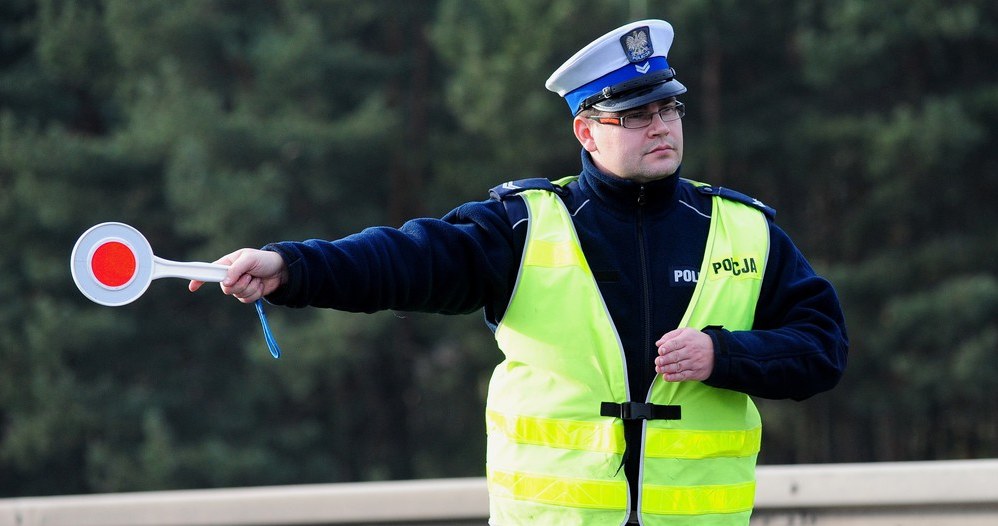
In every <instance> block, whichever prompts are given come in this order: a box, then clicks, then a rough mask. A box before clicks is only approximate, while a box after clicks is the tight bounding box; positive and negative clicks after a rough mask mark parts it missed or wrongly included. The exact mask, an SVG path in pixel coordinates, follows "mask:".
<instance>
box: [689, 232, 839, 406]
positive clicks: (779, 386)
mask: <svg viewBox="0 0 998 526" xmlns="http://www.w3.org/2000/svg"><path fill="white" fill-rule="evenodd" d="M770 240H771V242H770V257H769V262H768V264H767V268H766V275H765V276H764V279H763V284H762V290H761V292H760V297H759V302H758V304H757V306H756V313H755V323H754V324H753V328H752V330H749V331H727V330H724V329H708V330H707V333H708V334H709V335H710V336H711V338H712V339H713V340H714V353H715V361H714V371H713V373H712V374H711V376H710V378H708V379H707V380H706V382H705V383H706V384H707V385H711V386H713V387H721V388H725V389H731V390H735V391H740V392H743V393H746V394H749V395H752V396H758V397H762V398H773V399H780V398H791V399H794V400H803V399H805V398H808V397H811V396H813V395H815V394H817V393H820V392H822V391H826V390H828V389H831V388H832V387H834V386H835V385H836V384H837V383H838V381H839V379H840V378H841V377H842V373H843V371H844V369H845V365H846V355H847V350H848V337H847V335H846V327H845V319H844V316H843V314H842V308H841V306H840V304H839V300H838V297H837V295H836V293H835V290H834V289H833V288H832V285H831V284H830V283H829V282H828V281H827V280H825V279H823V278H821V277H820V276H818V275H816V274H815V272H814V270H813V269H812V268H811V265H810V264H809V263H808V262H807V260H806V259H805V258H804V256H803V254H801V253H800V251H799V250H798V249H797V247H795V246H794V244H793V242H792V241H791V240H790V238H789V237H788V236H787V234H786V233H785V232H783V230H781V229H780V228H779V227H777V226H776V225H774V224H772V223H770Z"/></svg>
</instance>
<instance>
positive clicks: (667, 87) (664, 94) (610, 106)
mask: <svg viewBox="0 0 998 526" xmlns="http://www.w3.org/2000/svg"><path fill="white" fill-rule="evenodd" d="M683 93H686V86H683V85H682V83H680V82H679V81H678V80H676V79H675V78H673V79H670V80H668V81H666V82H662V83H661V84H655V85H653V86H649V87H646V88H640V89H636V90H634V91H630V92H625V93H622V94H620V95H618V96H614V97H611V98H609V99H605V100H601V101H599V102H597V103H596V104H593V105H592V107H593V108H595V109H597V110H600V111H610V112H621V111H625V110H629V109H631V108H638V107H641V106H644V105H645V104H648V103H650V102H655V101H657V100H662V99H667V98H669V97H675V96H676V95H682V94H683Z"/></svg>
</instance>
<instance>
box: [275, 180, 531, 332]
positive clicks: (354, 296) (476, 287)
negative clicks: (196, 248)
mask: <svg viewBox="0 0 998 526" xmlns="http://www.w3.org/2000/svg"><path fill="white" fill-rule="evenodd" d="M513 245H514V243H513V234H512V229H511V228H510V224H509V221H508V219H507V217H506V213H505V210H504V208H503V205H502V203H500V202H499V201H494V200H490V201H483V202H475V203H467V204H465V205H462V206H460V207H458V208H456V209H455V210H453V211H451V212H450V213H448V214H447V215H446V216H444V217H443V218H441V219H429V218H424V219H415V220H412V221H409V222H407V223H405V224H404V225H402V227H400V228H389V227H375V228H368V229H365V230H363V231H362V232H360V233H357V234H354V235H351V236H348V237H345V238H342V239H338V240H335V241H324V240H318V239H310V240H307V241H304V242H282V243H272V244H269V245H267V246H266V247H264V249H265V250H272V251H275V252H277V253H279V254H281V256H282V257H283V258H284V261H285V263H286V264H287V266H288V273H289V279H288V282H287V283H286V284H285V285H284V286H282V287H281V288H279V289H278V290H276V291H274V292H273V293H272V294H270V295H269V296H267V301H269V302H271V303H274V304H277V305H286V306H290V307H306V306H313V307H328V308H334V309H339V310H345V311H351V312H375V311H379V310H387V309H392V310H401V311H421V312H436V313H444V314H457V313H468V312H472V311H475V310H477V309H479V308H481V307H483V306H484V305H486V304H487V303H489V302H491V301H494V299H495V298H501V297H503V296H508V295H509V291H508V290H507V289H508V287H509V284H510V283H512V282H513V280H512V279H510V276H511V274H510V273H511V272H512V276H513V277H514V278H515V273H516V264H517V263H518V261H517V260H516V259H515V258H516V256H515V254H514V252H515V249H514V246H513Z"/></svg>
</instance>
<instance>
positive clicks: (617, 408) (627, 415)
mask: <svg viewBox="0 0 998 526" xmlns="http://www.w3.org/2000/svg"><path fill="white" fill-rule="evenodd" d="M599 414H600V416H612V417H614V418H619V419H621V420H681V419H682V408H681V407H680V406H678V405H659V404H646V403H642V402H624V403H622V404H618V403H615V402H602V403H601V404H600V408H599Z"/></svg>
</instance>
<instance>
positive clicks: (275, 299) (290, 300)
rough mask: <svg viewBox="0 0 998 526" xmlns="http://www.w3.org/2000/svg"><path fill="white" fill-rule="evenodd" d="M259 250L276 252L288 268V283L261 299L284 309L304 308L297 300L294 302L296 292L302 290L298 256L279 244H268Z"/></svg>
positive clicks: (300, 264) (300, 263) (300, 265)
mask: <svg viewBox="0 0 998 526" xmlns="http://www.w3.org/2000/svg"><path fill="white" fill-rule="evenodd" d="M261 250H266V251H269V252H277V253H278V254H280V255H281V257H282V258H283V259H284V265H285V266H287V268H288V281H287V283H284V284H283V285H281V286H280V287H277V289H275V290H274V292H271V293H270V294H267V295H266V296H264V298H263V299H265V300H267V302H268V303H272V304H274V305H284V306H286V307H304V306H306V305H305V304H303V303H301V300H299V301H298V302H297V303H296V302H295V297H296V296H298V294H297V291H299V290H302V283H301V281H302V259H301V257H300V256H299V255H297V254H294V253H292V252H290V251H288V250H287V249H286V248H285V247H283V246H281V245H280V244H279V243H270V244H268V245H266V246H264V247H263V248H262V249H261Z"/></svg>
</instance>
